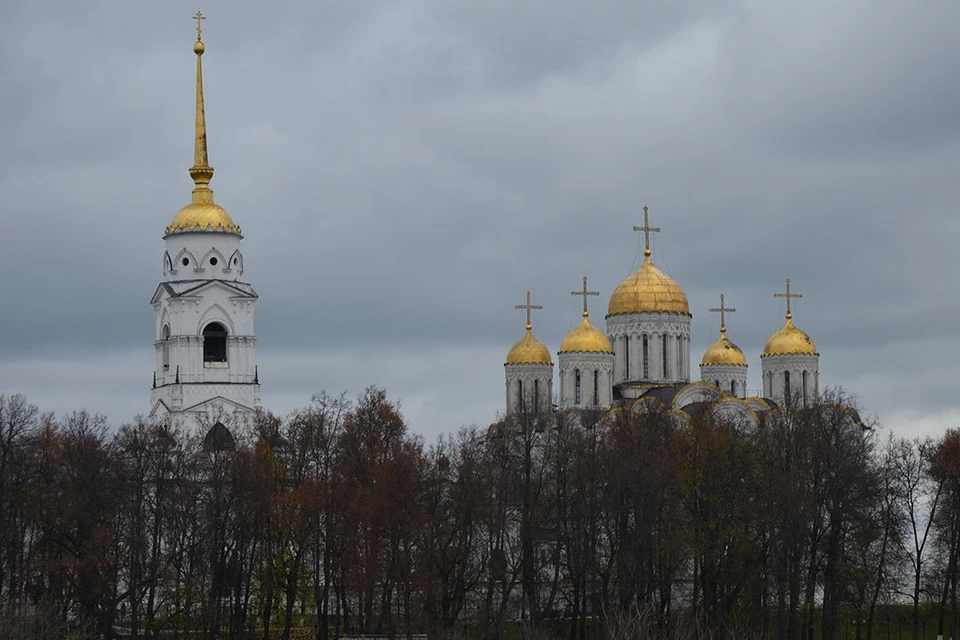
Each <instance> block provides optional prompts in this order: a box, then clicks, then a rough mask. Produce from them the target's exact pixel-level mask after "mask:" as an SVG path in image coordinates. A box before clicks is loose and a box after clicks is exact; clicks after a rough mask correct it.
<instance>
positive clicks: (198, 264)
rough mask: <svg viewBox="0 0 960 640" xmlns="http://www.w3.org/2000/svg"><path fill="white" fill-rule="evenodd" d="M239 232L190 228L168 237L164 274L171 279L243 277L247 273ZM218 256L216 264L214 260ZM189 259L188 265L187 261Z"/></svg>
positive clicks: (230, 278) (227, 278)
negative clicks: (244, 272)
mask: <svg viewBox="0 0 960 640" xmlns="http://www.w3.org/2000/svg"><path fill="white" fill-rule="evenodd" d="M241 237H242V236H240V235H239V234H236V233H224V232H222V231H188V232H179V233H170V234H167V236H166V237H165V239H166V244H167V248H166V251H165V252H164V254H163V275H164V277H165V278H166V280H167V282H175V281H181V280H234V281H235V280H239V279H240V276H242V275H243V254H242V253H241V252H240V239H241ZM211 258H215V259H216V263H217V264H216V265H214V264H211V261H210V259H211ZM184 260H186V261H187V264H186V265H185V264H183V261H184Z"/></svg>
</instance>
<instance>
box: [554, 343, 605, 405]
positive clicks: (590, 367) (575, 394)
mask: <svg viewBox="0 0 960 640" xmlns="http://www.w3.org/2000/svg"><path fill="white" fill-rule="evenodd" d="M558 360H559V369H560V408H561V409H569V408H574V407H575V408H584V409H609V408H610V406H611V405H612V404H613V367H614V356H613V354H609V353H582V352H575V353H560V354H559V355H558Z"/></svg>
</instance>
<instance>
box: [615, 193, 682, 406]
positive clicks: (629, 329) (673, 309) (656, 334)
mask: <svg viewBox="0 0 960 640" xmlns="http://www.w3.org/2000/svg"><path fill="white" fill-rule="evenodd" d="M633 229H634V231H642V232H643V234H644V244H645V249H644V251H643V264H642V265H640V268H639V269H637V271H635V272H634V273H632V274H631V275H630V276H628V277H627V279H626V280H624V281H623V282H621V283H620V284H619V285H618V286H617V288H616V289H614V291H613V294H612V295H611V296H610V304H609V306H608V307H607V335H608V336H609V337H610V342H611V343H612V344H613V351H614V353H615V354H616V356H615V365H614V372H613V383H614V387H615V395H618V396H619V397H622V398H638V397H640V395H641V394H642V393H643V392H644V391H645V390H646V389H649V388H651V387H656V386H668V385H678V384H686V383H688V382H689V381H690V318H691V317H692V316H691V315H690V307H689V305H688V304H687V294H686V293H684V291H683V289H681V288H680V285H678V284H677V283H676V282H674V280H673V279H672V278H670V277H669V276H668V275H666V274H665V273H663V272H662V271H660V270H659V269H657V268H656V267H655V266H654V265H653V262H652V261H651V260H650V255H651V252H650V233H656V232H659V231H660V229H659V228H657V227H651V226H650V223H649V218H648V211H647V207H644V208H643V226H642V227H634V228H633Z"/></svg>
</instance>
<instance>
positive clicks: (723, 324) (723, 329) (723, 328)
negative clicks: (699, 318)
mask: <svg viewBox="0 0 960 640" xmlns="http://www.w3.org/2000/svg"><path fill="white" fill-rule="evenodd" d="M709 311H710V313H719V314H720V334H721V335H724V336H725V335H727V316H726V314H728V313H736V312H737V310H736V309H731V308H730V307H726V306H724V304H723V294H722V293H721V294H720V306H719V307H715V308H713V309H710V310H709Z"/></svg>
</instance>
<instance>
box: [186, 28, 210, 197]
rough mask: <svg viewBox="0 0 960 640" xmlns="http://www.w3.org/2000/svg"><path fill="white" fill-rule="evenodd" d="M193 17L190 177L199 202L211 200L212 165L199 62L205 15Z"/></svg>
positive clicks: (194, 195) (202, 48) (194, 194)
mask: <svg viewBox="0 0 960 640" xmlns="http://www.w3.org/2000/svg"><path fill="white" fill-rule="evenodd" d="M193 19H194V20H196V21H197V41H196V42H194V43H193V52H194V53H195V54H197V123H196V137H195V141H194V152H193V166H192V167H190V177H191V178H193V182H194V184H195V185H196V187H195V188H194V190H193V201H194V202H197V203H200V202H213V191H212V190H211V189H210V180H211V179H212V178H213V167H211V166H210V165H209V164H208V162H207V121H206V118H205V117H204V114H203V68H202V65H201V63H200V57H201V56H202V55H203V50H204V46H203V41H202V40H201V39H200V37H201V34H202V33H203V32H202V29H201V28H200V21H201V20H206V17H205V16H204V15H203V14H202V13H200V12H199V11H197V14H196V15H195V16H194V17H193Z"/></svg>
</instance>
